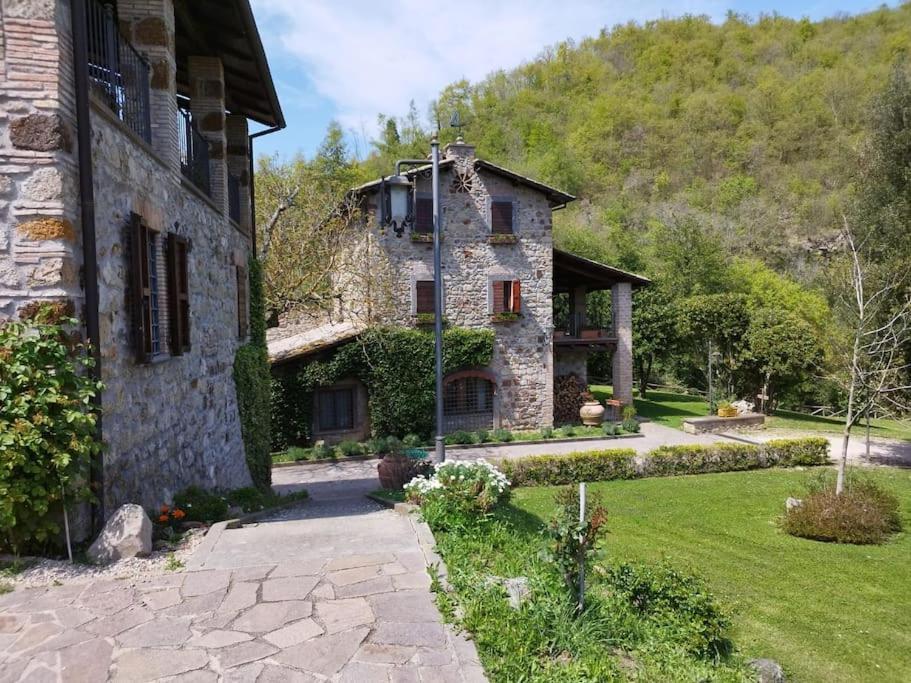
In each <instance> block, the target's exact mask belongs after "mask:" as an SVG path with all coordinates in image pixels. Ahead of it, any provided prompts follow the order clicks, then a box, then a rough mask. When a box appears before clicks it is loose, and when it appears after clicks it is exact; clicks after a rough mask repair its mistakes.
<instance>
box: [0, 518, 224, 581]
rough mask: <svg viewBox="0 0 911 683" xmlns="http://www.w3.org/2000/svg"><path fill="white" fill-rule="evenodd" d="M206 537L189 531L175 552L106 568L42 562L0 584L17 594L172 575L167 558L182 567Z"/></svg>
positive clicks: (159, 552)
mask: <svg viewBox="0 0 911 683" xmlns="http://www.w3.org/2000/svg"><path fill="white" fill-rule="evenodd" d="M205 535H206V530H205V529H190V530H189V531H188V532H187V533H186V534H185V536H184V538H183V540H182V541H181V545H180V547H179V548H177V549H176V550H173V551H169V550H155V551H153V552H152V554H151V555H149V556H148V557H131V558H129V559H125V560H119V561H117V562H113V563H111V564H107V565H93V564H81V563H78V562H74V563H72V564H70V563H69V562H68V561H67V560H52V559H48V558H42V559H39V560H38V561H37V562H35V563H34V564H32V565H30V566H29V567H28V568H27V569H25V570H23V571H22V572H20V573H19V574H16V575H15V576H10V577H8V578H2V579H0V583H5V584H7V585H9V586H12V587H13V588H15V589H16V590H19V589H22V588H44V587H46V586H50V585H61V584H78V583H88V582H90V581H96V580H98V579H131V580H132V579H139V578H145V577H150V576H157V575H160V574H166V573H170V571H171V570H168V569H167V568H166V565H168V563H169V559H168V558H169V556H170V555H171V554H173V555H174V561H180V562H181V565H180V566H181V567H182V566H183V564H184V563H185V561H186V559H187V558H188V557H189V556H190V555H192V554H193V551H194V550H195V549H196V547H197V546H198V545H199V544H200V543H201V542H202V539H203V537H204V536H205Z"/></svg>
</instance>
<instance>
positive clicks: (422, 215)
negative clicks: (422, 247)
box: [414, 197, 433, 234]
mask: <svg viewBox="0 0 911 683" xmlns="http://www.w3.org/2000/svg"><path fill="white" fill-rule="evenodd" d="M414 231H415V232H417V233H422V234H432V233H433V198H432V197H417V198H415V200H414Z"/></svg>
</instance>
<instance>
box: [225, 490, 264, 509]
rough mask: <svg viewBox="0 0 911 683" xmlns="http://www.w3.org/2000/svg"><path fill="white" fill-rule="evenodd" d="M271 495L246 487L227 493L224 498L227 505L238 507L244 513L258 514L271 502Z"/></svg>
mask: <svg viewBox="0 0 911 683" xmlns="http://www.w3.org/2000/svg"><path fill="white" fill-rule="evenodd" d="M272 497H273V494H271V493H270V495H266V494H264V493H263V492H262V491H260V490H259V489H258V488H256V487H255V486H247V487H244V488H241V489H234V490H233V491H229V492H228V494H227V495H226V496H225V498H226V499H227V501H228V505H230V506H232V507H239V508H240V509H241V510H243V511H244V512H258V511H259V510H262V509H263V508H264V507H266V505H267V504H268V503H270V502H271V500H270V499H271V498H272Z"/></svg>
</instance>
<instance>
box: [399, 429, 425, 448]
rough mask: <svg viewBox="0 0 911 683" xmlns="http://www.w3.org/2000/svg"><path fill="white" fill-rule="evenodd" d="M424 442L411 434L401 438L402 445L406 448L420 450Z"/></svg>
mask: <svg viewBox="0 0 911 683" xmlns="http://www.w3.org/2000/svg"><path fill="white" fill-rule="evenodd" d="M424 441H425V439H422V438H421V437H420V436H418V435H417V434H415V433H413V432H412V433H411V434H406V435H405V436H404V437H403V438H402V443H403V444H404V445H405V446H407V447H408V448H420V447H421V446H423V445H424Z"/></svg>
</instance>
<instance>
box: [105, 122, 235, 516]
mask: <svg viewBox="0 0 911 683" xmlns="http://www.w3.org/2000/svg"><path fill="white" fill-rule="evenodd" d="M92 128H93V145H92V149H93V159H94V173H95V211H96V230H97V239H98V261H99V263H98V268H99V280H100V281H99V288H100V290H101V301H100V306H99V308H100V319H101V323H100V324H101V338H102V339H103V340H104V344H103V347H102V371H103V381H104V383H105V391H104V395H103V399H102V403H103V406H104V440H105V443H106V451H105V454H104V461H105V483H106V504H107V509H108V510H109V511H110V510H112V509H113V508H112V506H114V505H117V504H120V503H123V502H126V501H132V502H138V503H141V504H142V505H145V506H151V505H155V504H158V503H161V502H162V501H165V500H169V499H170V496H171V495H172V494H173V493H174V492H175V491H177V490H179V489H181V488H184V487H186V486H189V485H190V484H198V485H201V486H204V487H220V488H234V487H239V486H245V485H248V484H249V483H250V475H249V473H248V471H247V466H246V460H245V457H244V448H243V442H242V441H241V434H240V420H239V416H238V411H237V400H236V395H235V388H234V380H233V363H234V354H235V352H236V350H237V348H238V346H239V345H240V344H241V343H242V342H241V341H239V340H238V339H237V306H236V297H237V291H236V282H235V267H236V266H237V265H241V264H243V265H245V264H246V261H247V257H248V254H249V240H248V239H247V238H246V237H245V236H244V235H242V234H241V233H240V231H239V230H238V229H237V228H236V227H234V226H233V225H232V224H231V223H229V221H228V220H227V218H225V216H224V215H222V214H221V213H219V212H218V211H216V209H215V208H214V207H213V205H212V204H211V203H210V202H209V201H207V200H206V199H204V198H203V197H202V196H200V195H199V194H197V192H196V191H195V190H192V189H190V188H188V187H186V186H185V183H184V182H183V181H182V179H181V178H180V176H178V175H176V174H175V173H173V171H171V170H170V169H169V168H167V166H166V165H165V163H164V162H163V161H161V160H159V159H158V158H157V157H156V156H155V155H154V153H153V152H152V150H151V148H149V147H147V146H145V145H144V144H142V143H141V142H139V141H137V140H136V138H135V137H133V136H132V135H130V134H129V132H128V131H127V130H126V129H125V127H124V126H122V125H121V124H120V122H118V121H116V120H112V118H111V116H110V114H108V113H107V110H106V109H104V107H103V106H96V107H93V111H92ZM131 212H135V213H138V214H139V215H141V216H142V217H143V219H144V220H145V222H146V223H147V224H148V225H149V227H150V228H152V229H154V230H157V231H159V232H160V234H161V236H162V237H163V236H164V235H165V234H167V233H169V232H174V233H177V234H179V235H181V236H183V237H186V238H187V239H188V240H189V241H190V245H191V247H190V252H189V259H190V263H189V267H188V270H189V294H190V317H191V320H190V340H191V349H190V351H189V352H186V353H185V354H184V355H182V356H173V357H172V356H170V355H169V354H167V353H164V354H162V355H161V357H160V358H157V359H155V360H154V361H153V362H152V363H150V364H148V365H139V364H137V363H136V361H135V360H134V357H135V355H134V353H133V350H132V349H133V346H132V340H131V329H130V314H129V313H130V311H129V308H128V292H129V289H128V288H129V282H128V280H129V267H128V253H127V249H128V242H127V241H126V234H127V233H126V225H127V221H128V219H129V216H130V213H131ZM163 243H164V240H163V239H161V240H160V245H163ZM161 261H163V259H160V262H161ZM162 303H163V304H164V299H163V301H162ZM165 307H166V306H163V308H165Z"/></svg>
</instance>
